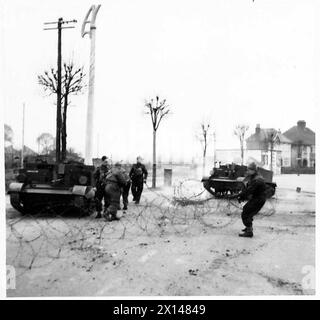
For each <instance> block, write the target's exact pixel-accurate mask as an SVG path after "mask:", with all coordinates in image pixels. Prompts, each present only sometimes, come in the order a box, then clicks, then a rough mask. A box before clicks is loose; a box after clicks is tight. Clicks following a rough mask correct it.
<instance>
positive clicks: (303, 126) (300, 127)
mask: <svg viewBox="0 0 320 320" xmlns="http://www.w3.org/2000/svg"><path fill="white" fill-rule="evenodd" d="M297 125H298V128H299V129H302V130H304V129H305V128H306V122H305V121H304V120H299V121H298V122H297Z"/></svg>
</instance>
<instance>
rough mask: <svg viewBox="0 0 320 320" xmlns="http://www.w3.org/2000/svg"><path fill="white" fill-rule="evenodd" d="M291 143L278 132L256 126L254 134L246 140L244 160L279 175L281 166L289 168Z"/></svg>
mask: <svg viewBox="0 0 320 320" xmlns="http://www.w3.org/2000/svg"><path fill="white" fill-rule="evenodd" d="M291 143H292V141H291V140H290V139H289V138H288V137H286V136H285V135H284V134H282V133H281V132H280V131H279V130H276V129H273V128H268V129H263V128H260V125H259V124H257V126H256V129H255V133H254V134H252V135H251V136H250V137H248V138H247V139H246V145H247V148H246V158H247V159H252V160H253V161H256V162H257V163H258V165H260V166H261V167H263V168H264V169H267V170H272V171H273V172H274V173H275V174H280V173H281V167H282V166H288V167H290V166H291Z"/></svg>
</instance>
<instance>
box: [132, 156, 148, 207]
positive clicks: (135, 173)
mask: <svg viewBox="0 0 320 320" xmlns="http://www.w3.org/2000/svg"><path fill="white" fill-rule="evenodd" d="M129 176H130V179H131V181H132V185H131V192H132V196H133V201H135V203H136V204H139V202H140V197H141V193H142V190H143V183H145V182H146V181H147V177H148V171H147V169H146V167H145V165H144V164H142V158H141V157H137V163H136V164H134V165H133V166H132V168H131V170H130V173H129Z"/></svg>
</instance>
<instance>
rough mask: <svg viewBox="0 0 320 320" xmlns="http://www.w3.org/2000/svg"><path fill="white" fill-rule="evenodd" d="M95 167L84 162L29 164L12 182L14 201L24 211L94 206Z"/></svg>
mask: <svg viewBox="0 0 320 320" xmlns="http://www.w3.org/2000/svg"><path fill="white" fill-rule="evenodd" d="M93 172H94V166H88V165H84V164H83V163H80V162H70V163H59V164H56V163H53V164H50V163H47V162H43V161H41V160H40V161H39V160H38V161H35V162H32V163H26V165H25V168H23V169H20V170H19V174H18V176H17V177H16V182H12V183H11V184H10V185H9V191H8V193H9V194H10V202H11V205H12V207H13V208H15V209H16V210H18V211H19V212H21V213H22V214H35V213H38V212H41V211H44V210H45V212H55V213H61V212H66V211H69V210H74V209H76V210H79V211H81V212H82V213H88V214H89V213H90V211H91V210H93V209H94V194H95V192H94V189H93V187H92V186H93Z"/></svg>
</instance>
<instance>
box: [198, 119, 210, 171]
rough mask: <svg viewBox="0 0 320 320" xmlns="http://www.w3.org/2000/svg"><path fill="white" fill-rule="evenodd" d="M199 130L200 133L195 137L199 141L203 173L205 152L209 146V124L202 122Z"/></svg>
mask: <svg viewBox="0 0 320 320" xmlns="http://www.w3.org/2000/svg"><path fill="white" fill-rule="evenodd" d="M200 128H201V129H200V132H199V133H198V134H197V135H196V137H197V139H198V140H199V141H200V143H201V146H202V170H203V173H204V170H205V167H206V157H207V150H208V145H209V136H210V123H208V122H206V121H202V122H201V123H200Z"/></svg>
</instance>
